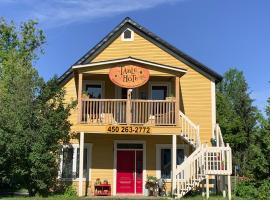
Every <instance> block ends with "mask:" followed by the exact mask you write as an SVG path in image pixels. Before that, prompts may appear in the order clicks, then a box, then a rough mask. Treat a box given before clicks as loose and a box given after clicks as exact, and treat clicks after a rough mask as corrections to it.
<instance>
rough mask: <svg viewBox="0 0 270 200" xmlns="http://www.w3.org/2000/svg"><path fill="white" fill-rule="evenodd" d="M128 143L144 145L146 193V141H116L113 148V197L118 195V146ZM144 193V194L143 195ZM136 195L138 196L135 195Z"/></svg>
mask: <svg viewBox="0 0 270 200" xmlns="http://www.w3.org/2000/svg"><path fill="white" fill-rule="evenodd" d="M118 143H126V144H142V145H143V182H142V184H143V191H142V192H143V193H144V184H145V182H146V142H145V141H144V140H114V148H113V188H112V195H116V173H117V172H116V168H117V144H118ZM143 193H142V194H143ZM134 195H136V194H134Z"/></svg>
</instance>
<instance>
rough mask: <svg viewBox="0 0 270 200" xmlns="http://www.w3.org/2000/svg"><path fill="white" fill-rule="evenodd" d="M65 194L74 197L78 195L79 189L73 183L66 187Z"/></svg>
mask: <svg viewBox="0 0 270 200" xmlns="http://www.w3.org/2000/svg"><path fill="white" fill-rule="evenodd" d="M64 195H65V196H69V197H74V196H77V191H76V189H75V188H74V187H73V185H69V186H67V187H66V189H65V192H64Z"/></svg>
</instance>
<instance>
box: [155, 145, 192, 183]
mask: <svg viewBox="0 0 270 200" xmlns="http://www.w3.org/2000/svg"><path fill="white" fill-rule="evenodd" d="M171 148H172V144H156V177H157V178H161V169H160V165H161V159H160V158H161V149H171ZM177 149H184V155H185V159H186V158H188V156H189V145H187V144H177ZM165 181H166V182H171V179H165Z"/></svg>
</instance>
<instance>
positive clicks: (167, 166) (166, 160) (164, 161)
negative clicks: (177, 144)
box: [160, 149, 185, 179]
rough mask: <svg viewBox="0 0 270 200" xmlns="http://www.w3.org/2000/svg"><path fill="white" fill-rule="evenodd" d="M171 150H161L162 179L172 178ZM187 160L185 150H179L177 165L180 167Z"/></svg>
mask: <svg viewBox="0 0 270 200" xmlns="http://www.w3.org/2000/svg"><path fill="white" fill-rule="evenodd" d="M171 156H172V154H171V149H161V167H160V169H161V178H163V179H170V178H171V163H172V160H171ZM184 159H185V154H184V149H177V156H176V164H177V165H180V164H181V163H182V162H183V161H184Z"/></svg>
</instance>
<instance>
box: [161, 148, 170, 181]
mask: <svg viewBox="0 0 270 200" xmlns="http://www.w3.org/2000/svg"><path fill="white" fill-rule="evenodd" d="M160 169H161V178H163V179H170V178H171V149H161V168H160Z"/></svg>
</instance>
